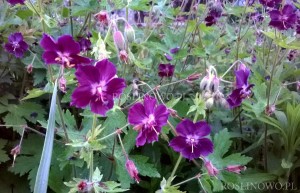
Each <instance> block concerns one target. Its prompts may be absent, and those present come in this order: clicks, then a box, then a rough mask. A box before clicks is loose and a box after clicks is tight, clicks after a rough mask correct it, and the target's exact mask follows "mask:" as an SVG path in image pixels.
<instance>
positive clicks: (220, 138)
mask: <svg viewBox="0 0 300 193" xmlns="http://www.w3.org/2000/svg"><path fill="white" fill-rule="evenodd" d="M231 144H232V141H231V140H230V134H229V132H228V131H227V129H223V130H221V131H219V133H217V134H216V135H215V136H214V154H215V155H218V156H220V157H223V156H224V154H225V153H227V152H228V150H229V148H230V146H231Z"/></svg>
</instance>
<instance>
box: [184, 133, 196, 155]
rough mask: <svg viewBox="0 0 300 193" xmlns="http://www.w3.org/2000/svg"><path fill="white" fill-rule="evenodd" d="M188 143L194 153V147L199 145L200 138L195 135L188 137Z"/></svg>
mask: <svg viewBox="0 0 300 193" xmlns="http://www.w3.org/2000/svg"><path fill="white" fill-rule="evenodd" d="M186 143H187V144H189V145H191V146H192V153H194V145H197V144H198V137H197V136H194V135H188V136H187V138H186Z"/></svg>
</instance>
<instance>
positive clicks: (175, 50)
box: [170, 46, 180, 54]
mask: <svg viewBox="0 0 300 193" xmlns="http://www.w3.org/2000/svg"><path fill="white" fill-rule="evenodd" d="M179 49H180V47H178V46H177V47H175V48H172V49H170V53H171V54H176V53H177V52H178V51H179Z"/></svg>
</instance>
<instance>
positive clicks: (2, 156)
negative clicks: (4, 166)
mask: <svg viewBox="0 0 300 193" xmlns="http://www.w3.org/2000/svg"><path fill="white" fill-rule="evenodd" d="M6 143H7V141H6V140H4V139H0V164H1V163H2V162H6V161H8V160H9V157H8V155H7V154H6V152H5V151H4V150H3V148H4V147H5V145H6Z"/></svg>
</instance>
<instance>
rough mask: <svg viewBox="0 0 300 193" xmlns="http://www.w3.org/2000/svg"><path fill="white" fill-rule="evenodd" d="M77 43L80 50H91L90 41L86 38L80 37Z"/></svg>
mask: <svg viewBox="0 0 300 193" xmlns="http://www.w3.org/2000/svg"><path fill="white" fill-rule="evenodd" d="M78 43H79V45H80V51H82V52H86V51H88V50H91V45H92V42H91V41H90V39H88V38H84V37H80V38H79V40H78Z"/></svg>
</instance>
